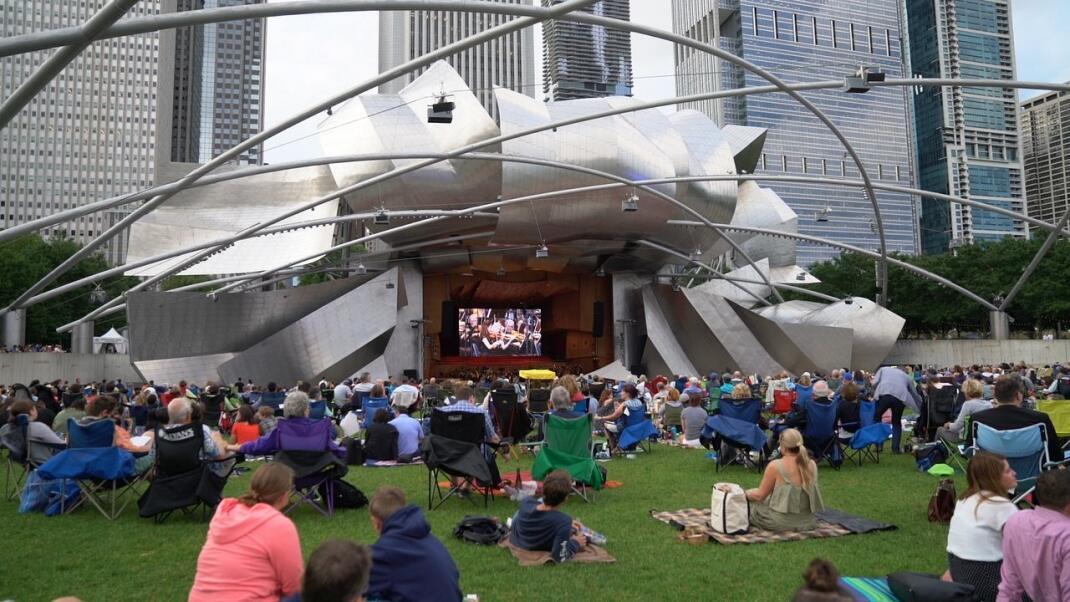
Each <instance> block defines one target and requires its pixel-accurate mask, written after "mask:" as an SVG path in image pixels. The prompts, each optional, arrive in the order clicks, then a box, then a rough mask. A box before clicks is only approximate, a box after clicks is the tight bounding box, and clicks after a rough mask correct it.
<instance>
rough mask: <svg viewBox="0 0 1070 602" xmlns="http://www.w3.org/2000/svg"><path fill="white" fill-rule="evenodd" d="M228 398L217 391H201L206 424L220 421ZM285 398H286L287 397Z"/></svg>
mask: <svg viewBox="0 0 1070 602" xmlns="http://www.w3.org/2000/svg"><path fill="white" fill-rule="evenodd" d="M226 399H227V398H226V396H224V395H223V394H222V393H216V394H215V395H209V394H207V393H201V398H200V402H201V405H203V406H204V423H205V424H216V423H218V422H219V415H220V414H222V413H223V403H224V402H225V401H226ZM283 399H285V397H284V398H283Z"/></svg>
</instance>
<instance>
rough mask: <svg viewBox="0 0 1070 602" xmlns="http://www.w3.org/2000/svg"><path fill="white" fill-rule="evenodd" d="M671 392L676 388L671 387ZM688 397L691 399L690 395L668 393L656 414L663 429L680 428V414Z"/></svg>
mask: <svg viewBox="0 0 1070 602" xmlns="http://www.w3.org/2000/svg"><path fill="white" fill-rule="evenodd" d="M672 392H673V393H675V392H676V389H672ZM689 399H691V396H690V395H686V394H685V395H669V396H668V397H666V398H665V403H664V404H663V405H662V406H661V413H660V414H658V418H659V420H660V422H661V427H662V428H663V429H665V430H669V429H676V430H678V431H679V430H682V428H681V416H682V415H683V412H684V406H685V405H687V403H688V400H689ZM699 401H701V400H699ZM703 411H705V410H703Z"/></svg>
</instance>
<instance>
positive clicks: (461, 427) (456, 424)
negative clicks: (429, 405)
mask: <svg viewBox="0 0 1070 602" xmlns="http://www.w3.org/2000/svg"><path fill="white" fill-rule="evenodd" d="M484 420H485V418H484V417H483V414H482V413H481V412H456V411H453V412H450V411H446V410H437V409H436V410H434V411H433V412H431V434H432V435H438V436H440V437H445V438H447V439H453V440H454V441H465V442H467V443H475V444H477V445H478V444H480V443H482V442H483V438H484V435H485V434H486V426H485V423H484Z"/></svg>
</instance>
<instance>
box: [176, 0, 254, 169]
mask: <svg viewBox="0 0 1070 602" xmlns="http://www.w3.org/2000/svg"><path fill="white" fill-rule="evenodd" d="M265 1H266V0H178V6H177V10H179V11H186V10H197V9H201V8H224V7H228V6H242V5H246V4H263V3H264V2H265ZM174 35H175V42H174V48H175V56H174V69H175V76H174V104H173V107H174V116H173V119H172V130H171V131H172V134H171V160H172V161H175V162H178V163H207V162H208V161H210V160H212V159H213V158H215V157H216V156H218V155H220V154H222V153H223V152H225V151H227V150H229V149H230V148H232V147H234V146H237V145H238V144H239V143H241V142H242V141H244V140H246V139H247V138H250V137H252V136H253V135H255V134H256V133H258V132H259V131H260V130H262V129H263V128H264V96H263V92H264V75H265V72H264V57H265V52H266V48H267V44H266V41H265V35H266V31H265V26H264V21H263V19H246V20H244V21H225V22H222V23H210V24H208V25H202V26H198V27H186V28H183V29H180V30H177V31H176V32H175V34H174ZM263 160H264V156H263V147H262V146H257V147H254V148H251V149H249V150H247V151H245V152H243V153H242V154H241V155H239V157H238V160H237V162H238V163H239V164H242V165H259V164H261V163H263Z"/></svg>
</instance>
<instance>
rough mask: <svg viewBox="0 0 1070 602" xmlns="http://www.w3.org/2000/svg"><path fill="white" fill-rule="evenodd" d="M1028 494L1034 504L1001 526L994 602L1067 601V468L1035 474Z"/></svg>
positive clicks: (1069, 520)
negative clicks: (1033, 486) (1034, 485)
mask: <svg viewBox="0 0 1070 602" xmlns="http://www.w3.org/2000/svg"><path fill="white" fill-rule="evenodd" d="M1033 493H1034V494H1035V496H1036V499H1037V500H1038V501H1039V502H1040V503H1039V505H1038V506H1037V507H1035V508H1033V509H1032V510H1023V511H1022V512H1016V513H1015V514H1014V515H1013V516H1011V517H1010V518H1009V519H1007V523H1006V524H1005V525H1004V526H1003V567H1002V568H1001V569H1000V582H999V595H998V597H997V598H996V599H997V600H998V601H999V602H1019V601H1020V600H1022V599H1023V594H1025V595H1028V596H1029V598H1030V599H1031V600H1035V601H1036V602H1040V601H1041V600H1044V601H1045V602H1046V601H1048V600H1052V601H1055V600H1060V601H1061V600H1070V471H1068V470H1049V471H1048V472H1045V473H1043V474H1041V475H1040V478H1039V479H1037V488H1036V490H1035V491H1034V492H1033Z"/></svg>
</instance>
